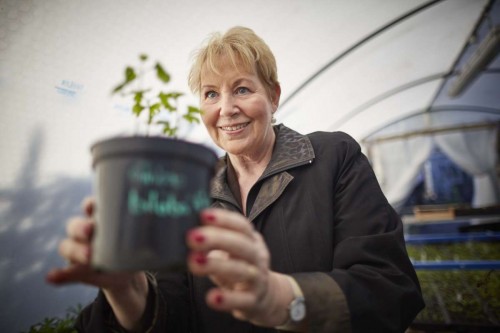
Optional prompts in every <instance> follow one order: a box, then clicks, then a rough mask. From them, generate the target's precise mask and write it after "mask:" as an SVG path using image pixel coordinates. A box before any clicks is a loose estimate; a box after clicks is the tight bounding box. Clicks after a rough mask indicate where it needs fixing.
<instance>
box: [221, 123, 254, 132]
mask: <svg viewBox="0 0 500 333" xmlns="http://www.w3.org/2000/svg"><path fill="white" fill-rule="evenodd" d="M247 125H248V123H246V124H241V125H236V126H222V127H221V128H222V129H223V130H224V131H237V130H239V129H242V128H244V127H246V126H247Z"/></svg>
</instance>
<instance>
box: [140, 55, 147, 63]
mask: <svg viewBox="0 0 500 333" xmlns="http://www.w3.org/2000/svg"><path fill="white" fill-rule="evenodd" d="M139 59H140V60H141V61H142V62H144V61H146V60H148V55H147V54H145V53H142V54H140V55H139Z"/></svg>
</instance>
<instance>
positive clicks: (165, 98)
mask: <svg viewBox="0 0 500 333" xmlns="http://www.w3.org/2000/svg"><path fill="white" fill-rule="evenodd" d="M169 95H170V94H165V93H163V92H161V93H159V94H158V98H159V99H160V102H161V104H162V105H163V107H164V108H165V109H167V110H168V111H170V112H172V111H175V107H173V106H172V104H170V101H169V98H170V97H169Z"/></svg>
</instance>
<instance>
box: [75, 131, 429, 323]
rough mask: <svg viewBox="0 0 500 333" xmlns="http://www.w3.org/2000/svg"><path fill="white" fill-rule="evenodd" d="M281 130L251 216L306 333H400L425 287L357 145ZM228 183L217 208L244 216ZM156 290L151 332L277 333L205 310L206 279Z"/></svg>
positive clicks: (218, 186)
mask: <svg viewBox="0 0 500 333" xmlns="http://www.w3.org/2000/svg"><path fill="white" fill-rule="evenodd" d="M275 129H276V132H277V140H276V145H275V148H274V151H273V156H272V159H271V162H270V163H269V165H268V167H267V169H266V170H265V171H264V174H263V175H262V176H261V178H260V179H259V181H258V182H257V183H256V184H255V185H254V187H253V188H252V189H251V190H250V193H249V195H248V203H247V207H248V210H247V212H246V215H247V216H248V218H249V219H250V220H251V222H252V223H254V225H255V228H256V229H257V230H258V231H260V232H261V233H262V235H263V237H264V239H265V241H266V244H267V246H268V247H269V251H270V253H271V269H272V270H274V271H277V272H281V273H286V274H290V275H292V276H293V277H294V278H295V279H296V280H297V282H298V283H299V285H300V287H301V289H302V291H303V293H304V296H305V299H306V307H307V318H308V325H309V331H310V332H351V331H352V332H404V331H405V329H406V328H407V326H408V325H409V324H410V323H411V321H412V320H413V319H414V317H415V316H416V315H417V313H418V312H419V311H420V310H421V309H422V308H423V300H422V296H421V292H420V287H419V284H418V280H417V277H416V274H415V271H414V269H413V266H412V264H411V262H410V260H409V259H408V256H407V253H406V250H405V243H404V238H403V228H402V223H401V220H400V218H399V216H398V215H397V214H396V212H395V211H394V210H393V209H392V207H391V206H390V205H389V203H388V202H387V200H386V198H385V197H384V195H383V194H382V191H381V189H380V186H379V184H378V182H377V180H376V178H375V175H374V173H373V171H372V169H371V167H370V165H369V162H368V160H367V159H366V157H365V156H364V155H363V154H362V153H361V150H360V147H359V145H358V144H357V143H356V142H355V141H354V140H353V139H352V138H351V137H349V136H348V135H347V134H345V133H341V132H335V133H327V132H315V133H312V134H309V135H307V136H303V135H301V134H299V133H297V132H295V131H293V130H290V129H289V128H287V127H285V126H283V125H279V126H276V127H275ZM223 162H224V161H223ZM229 171H231V169H230V168H229ZM229 173H230V172H229ZM227 179H228V168H227V166H225V165H224V166H223V167H222V168H221V170H220V172H219V173H218V174H217V176H216V177H215V179H214V185H213V187H212V193H211V194H212V198H213V199H214V206H218V207H223V208H226V209H230V210H235V211H240V212H241V208H240V204H239V203H238V200H237V199H235V196H234V195H233V193H234V192H236V191H235V190H234V186H235V184H234V182H232V183H231V185H232V186H233V191H231V188H230V186H229V184H228V182H227ZM229 179H231V177H229ZM236 186H237V184H236ZM156 280H157V283H158V288H156V290H157V294H156V295H155V297H156V302H155V303H156V304H150V310H148V314H147V315H148V316H149V317H150V318H153V317H154V320H153V321H154V325H153V326H154V327H151V328H152V330H151V332H167V331H168V332H188V331H192V332H199V333H208V332H210V333H212V332H214V333H215V332H238V333H240V332H241V333H243V332H259V333H260V332H262V333H264V332H276V330H275V329H269V328H260V327H255V326H252V325H250V324H248V323H245V322H240V321H238V320H236V319H233V318H232V317H231V316H230V315H229V314H225V313H219V312H216V311H213V310H211V309H209V308H208V307H207V306H206V305H205V301H204V299H205V293H206V291H207V289H208V288H210V287H211V286H212V285H211V283H210V281H209V280H208V279H205V278H193V277H192V276H191V275H189V276H187V275H175V274H168V275H157V277H156ZM154 283H155V282H153V284H154ZM97 303H99V304H98V306H99V307H100V308H101V310H99V311H100V313H95V312H96V310H95V309H94V311H92V309H86V311H85V312H84V314H83V315H82V316H81V318H80V325H83V326H87V325H90V326H87V327H88V328H90V327H92V322H96V321H100V322H101V324H99V325H103V324H102V323H103V321H105V320H108V321H109V322H113V318H112V315H110V314H109V307H108V306H107V304H105V300H104V298H103V297H102V295H101V296H100V297H98V300H97ZM151 303H152V302H151ZM94 307H97V305H94ZM93 312H94V314H93V316H94V320H91V319H89V318H91V316H92V313H93ZM102 313H107V314H106V315H104V319H102V318H101V319H99V320H96V319H95V318H97V317H100V316H101V317H102ZM106 318H107V319H106ZM96 324H97V323H96ZM99 325H98V326H94V327H103V326H99ZM166 326H168V327H169V329H168V330H167V329H165V327H166ZM80 328H82V326H80ZM89 332H94V331H91V330H89Z"/></svg>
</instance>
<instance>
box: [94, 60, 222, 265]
mask: <svg viewBox="0 0 500 333" xmlns="http://www.w3.org/2000/svg"><path fill="white" fill-rule="evenodd" d="M139 60H140V66H139V67H138V68H133V67H130V66H127V67H126V68H125V78H124V80H123V82H121V83H120V84H119V85H117V86H116V87H115V88H114V89H113V93H114V94H117V93H120V94H121V95H122V96H124V97H126V98H129V99H130V100H131V104H132V107H131V108H132V113H133V114H134V115H135V116H137V117H143V118H145V119H146V124H147V128H148V132H149V128H150V127H151V126H152V125H159V126H161V127H162V132H163V134H164V135H161V136H150V135H148V134H147V135H135V136H128V137H115V138H111V139H106V140H102V141H99V142H97V143H96V144H94V145H93V146H92V147H91V152H92V157H93V168H94V172H95V186H94V188H95V192H96V201H97V210H96V231H95V235H94V239H93V244H92V246H93V256H92V265H93V266H94V267H95V268H96V269H100V270H112V271H118V270H164V269H167V270H171V269H178V268H183V267H184V264H185V257H186V254H187V249H186V245H185V233H186V232H187V231H188V230H189V229H190V228H192V227H194V226H196V225H197V224H198V213H199V211H200V210H201V209H203V208H205V207H207V206H208V205H209V203H210V200H209V196H208V192H209V183H210V179H211V177H212V175H213V172H214V168H215V163H216V160H217V158H216V155H215V153H214V152H213V151H212V150H211V149H209V148H207V147H205V146H202V145H199V144H195V143H191V142H187V141H185V140H181V139H178V138H176V135H177V133H178V130H179V127H180V126H182V125H183V123H185V124H189V123H199V119H198V115H199V114H200V110H199V109H198V108H196V107H194V106H187V107H186V110H185V111H180V110H179V108H178V103H177V101H178V99H179V97H181V96H182V95H183V94H182V93H180V92H176V91H167V90H164V89H156V90H155V89H154V88H155V87H165V86H166V85H168V83H169V82H170V75H169V74H168V72H167V71H166V70H165V68H164V67H163V66H162V65H161V64H160V63H159V62H156V63H155V64H154V65H153V66H150V67H147V66H148V65H149V59H148V56H147V55H144V54H143V55H140V56H139ZM152 74H154V75H152ZM148 75H149V79H153V80H152V81H147V82H146V81H145V80H146V79H148V78H147V77H146V76H148ZM146 83H147V84H149V86H146ZM144 115H145V116H146V117H144Z"/></svg>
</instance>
